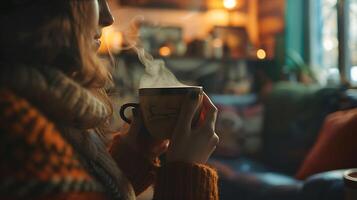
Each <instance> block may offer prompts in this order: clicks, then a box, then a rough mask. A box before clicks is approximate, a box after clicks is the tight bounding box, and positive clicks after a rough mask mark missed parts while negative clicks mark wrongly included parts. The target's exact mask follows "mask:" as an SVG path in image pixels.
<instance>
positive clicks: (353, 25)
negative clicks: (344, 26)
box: [348, 0, 357, 85]
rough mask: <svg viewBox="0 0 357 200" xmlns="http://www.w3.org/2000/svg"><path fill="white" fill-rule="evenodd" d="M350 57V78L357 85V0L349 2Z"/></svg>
mask: <svg viewBox="0 0 357 200" xmlns="http://www.w3.org/2000/svg"><path fill="white" fill-rule="evenodd" d="M348 27H349V34H348V35H349V43H348V44H349V46H348V47H349V53H350V55H349V58H350V67H351V72H350V79H351V83H352V84H353V85H357V0H350V4H349V26H348Z"/></svg>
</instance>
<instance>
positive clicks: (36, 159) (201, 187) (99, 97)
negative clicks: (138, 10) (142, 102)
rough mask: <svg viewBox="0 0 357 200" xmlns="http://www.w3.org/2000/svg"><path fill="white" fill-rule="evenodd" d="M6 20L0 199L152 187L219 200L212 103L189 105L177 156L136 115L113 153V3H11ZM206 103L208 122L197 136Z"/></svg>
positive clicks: (131, 195) (130, 194) (116, 193)
mask: <svg viewBox="0 0 357 200" xmlns="http://www.w3.org/2000/svg"><path fill="white" fill-rule="evenodd" d="M0 15H1V16H0V23H1V25H2V27H6V31H1V33H0V40H1V53H0V62H1V70H2V71H1V73H0V141H1V145H0V146H1V147H0V148H1V151H0V152H1V160H0V163H1V164H0V168H1V170H0V173H1V174H0V199H24V198H25V199H95V200H99V199H135V196H136V195H138V194H140V193H141V192H142V191H144V190H145V189H146V188H147V187H149V186H150V185H152V184H153V185H154V199H158V200H161V199H170V200H175V199H185V200H190V199H192V200H193V199H194V200H200V199H210V200H211V199H212V200H213V199H218V197H217V196H218V195H217V175H216V173H215V171H214V170H212V169H211V168H210V167H208V166H206V165H205V162H206V161H207V159H208V157H209V156H210V155H211V153H212V151H213V150H214V148H215V145H216V144H217V142H218V137H217V136H216V134H215V132H214V124H215V120H216V112H217V111H216V108H215V107H214V105H213V104H212V103H211V101H210V100H209V99H208V97H207V96H206V95H203V96H202V95H200V96H194V97H192V95H191V96H189V95H188V96H187V101H186V102H187V103H186V104H185V105H183V108H182V111H181V114H180V117H179V120H178V122H177V127H176V129H175V131H174V133H173V139H172V140H171V141H170V145H169V146H168V147H167V143H166V142H165V141H153V140H152V139H150V138H149V137H148V136H145V134H143V133H142V131H141V130H143V129H142V123H141V113H140V110H134V122H133V124H132V125H131V127H130V129H129V131H128V132H127V133H121V134H118V135H117V136H116V137H115V138H114V139H113V141H112V142H111V146H110V150H109V151H108V150H107V147H106V146H105V138H107V137H106V136H107V133H108V132H109V131H108V121H109V118H110V116H111V114H112V107H111V105H110V101H109V97H108V96H107V94H106V92H105V89H106V88H108V87H109V86H110V85H111V79H110V74H109V72H108V70H107V68H106V67H103V66H104V64H103V62H102V61H100V60H99V59H98V57H97V56H96V49H97V48H98V47H99V44H100V41H99V38H100V35H101V29H102V28H103V27H105V26H108V25H111V24H112V23H113V18H112V16H111V14H110V11H109V8H108V5H107V2H106V0H52V1H47V0H17V1H15V0H7V1H5V2H3V8H2V11H1V14H0ZM200 98H203V104H204V106H206V109H207V110H208V112H207V114H206V120H205V122H204V123H203V124H202V125H201V126H200V127H198V128H197V129H195V130H191V121H192V118H193V117H192V116H193V114H194V112H195V110H196V109H197V107H198V102H199V100H200ZM164 151H166V158H167V162H166V163H162V164H161V166H160V164H159V162H158V156H159V155H160V154H161V153H163V152H164Z"/></svg>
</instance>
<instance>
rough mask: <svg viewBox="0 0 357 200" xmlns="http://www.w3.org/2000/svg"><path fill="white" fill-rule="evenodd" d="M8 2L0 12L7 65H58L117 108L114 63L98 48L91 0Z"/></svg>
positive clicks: (1, 53)
mask: <svg viewBox="0 0 357 200" xmlns="http://www.w3.org/2000/svg"><path fill="white" fill-rule="evenodd" d="M6 2H10V3H5V7H4V8H5V9H4V8H3V10H0V12H1V14H0V25H1V26H2V29H3V31H1V32H0V43H1V46H2V47H1V49H0V62H3V63H4V64H3V65H2V66H6V63H21V64H27V65H29V66H51V67H56V68H58V69H60V70H61V71H63V72H64V73H66V74H67V75H68V76H70V77H72V78H73V79H74V80H76V81H77V82H78V83H79V84H81V85H82V86H83V87H85V88H87V89H89V90H90V91H92V92H93V94H94V95H96V96H97V97H98V98H99V99H101V100H102V101H103V102H104V103H105V104H106V105H107V106H108V109H110V110H111V111H112V107H111V102H110V99H109V97H108V95H107V93H106V92H105V89H106V88H107V87H108V86H111V85H112V78H111V75H110V72H109V68H108V64H107V63H106V62H104V61H103V60H102V59H100V58H99V57H98V56H97V54H96V52H95V50H94V49H93V46H92V41H93V36H92V35H91V32H90V29H89V28H88V26H90V24H89V23H88V17H90V16H88V12H87V10H88V0H51V1H49V0H19V1H6ZM11 2H17V3H11ZM111 114H112V112H111ZM109 117H110V116H108V118H109ZM101 127H105V124H103V126H101Z"/></svg>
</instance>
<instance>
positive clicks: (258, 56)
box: [257, 49, 267, 60]
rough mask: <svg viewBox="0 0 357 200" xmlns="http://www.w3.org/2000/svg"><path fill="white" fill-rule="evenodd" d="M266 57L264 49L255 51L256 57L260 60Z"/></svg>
mask: <svg viewBox="0 0 357 200" xmlns="http://www.w3.org/2000/svg"><path fill="white" fill-rule="evenodd" d="M266 57H267V53H266V52H265V51H264V49H259V50H258V51H257V58H258V59H260V60H264V59H265V58H266Z"/></svg>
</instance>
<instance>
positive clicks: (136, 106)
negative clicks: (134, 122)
mask: <svg viewBox="0 0 357 200" xmlns="http://www.w3.org/2000/svg"><path fill="white" fill-rule="evenodd" d="M130 107H132V108H139V104H138V103H126V104H124V105H122V106H121V107H120V111H119V114H120V117H121V118H122V119H123V120H124V121H125V122H126V123H128V124H130V123H131V119H129V118H127V117H126V116H125V109H127V108H130Z"/></svg>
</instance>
